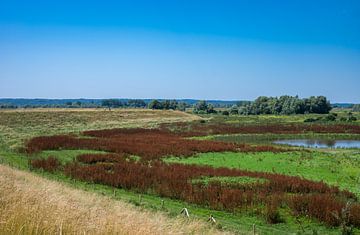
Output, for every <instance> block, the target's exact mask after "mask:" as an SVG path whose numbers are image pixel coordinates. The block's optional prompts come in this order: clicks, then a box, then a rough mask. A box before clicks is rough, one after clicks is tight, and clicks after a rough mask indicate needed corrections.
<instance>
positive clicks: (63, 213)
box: [0, 165, 220, 234]
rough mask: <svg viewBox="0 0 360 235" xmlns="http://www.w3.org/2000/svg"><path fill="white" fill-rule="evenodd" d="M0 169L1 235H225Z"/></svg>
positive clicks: (198, 223) (199, 224) (195, 223)
mask: <svg viewBox="0 0 360 235" xmlns="http://www.w3.org/2000/svg"><path fill="white" fill-rule="evenodd" d="M219 233H220V231H218V230H216V229H214V228H211V227H210V225H208V224H205V222H201V221H198V220H187V219H184V218H169V217H167V216H165V215H164V214H161V213H160V212H148V211H140V209H138V208H135V207H133V206H131V205H128V204H126V203H124V202H121V201H115V200H112V199H110V198H107V197H105V196H100V195H97V194H91V193H89V192H84V191H81V190H76V189H72V188H69V187H67V186H65V185H62V184H60V183H58V182H52V181H49V180H46V179H43V178H41V177H39V176H35V175H32V174H31V173H27V172H22V171H19V170H15V169H12V168H9V167H6V166H3V165H0V234H219Z"/></svg>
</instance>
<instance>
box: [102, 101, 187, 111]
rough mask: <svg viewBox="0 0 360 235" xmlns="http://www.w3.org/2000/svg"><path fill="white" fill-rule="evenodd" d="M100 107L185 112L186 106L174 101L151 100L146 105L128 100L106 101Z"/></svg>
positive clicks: (143, 102) (183, 103)
mask: <svg viewBox="0 0 360 235" xmlns="http://www.w3.org/2000/svg"><path fill="white" fill-rule="evenodd" d="M101 105H102V106H103V107H107V108H109V109H111V108H149V109H163V110H170V109H172V110H181V111H185V109H186V108H187V107H189V105H188V104H186V103H185V102H178V101H176V100H161V101H159V100H152V101H150V102H149V103H146V102H145V101H144V100H140V99H137V100H128V101H127V102H122V101H120V100H118V99H106V100H103V101H102V103H101Z"/></svg>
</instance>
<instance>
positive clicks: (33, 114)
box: [0, 109, 360, 234]
mask: <svg viewBox="0 0 360 235" xmlns="http://www.w3.org/2000/svg"><path fill="white" fill-rule="evenodd" d="M336 112H337V113H338V115H339V116H341V115H346V113H345V112H344V113H343V112H342V111H336ZM354 115H356V116H357V117H359V116H360V115H359V114H358V113H355V114H354ZM317 116H319V115H291V116H280V115H279V116H276V115H259V116H238V115H236V116H235V115H234V116H232V115H231V116H229V117H226V116H222V115H201V117H200V116H196V115H192V114H190V113H184V112H178V111H153V110H140V109H130V110H129V109H114V110H112V111H107V110H103V109H29V110H9V111H0V163H1V164H2V165H10V166H12V167H13V168H17V169H20V170H23V171H27V172H26V173H24V172H22V171H18V170H14V169H11V168H8V167H5V166H1V168H2V169H1V173H0V177H2V178H0V179H1V180H2V181H1V187H2V188H6V182H11V180H14V178H15V181H16V182H17V183H18V181H19V177H20V178H21V185H20V186H19V187H20V188H21V190H23V191H21V190H20V191H21V193H23V195H14V193H13V191H12V190H11V189H7V190H8V192H7V193H3V194H0V202H1V200H4V201H5V200H6V205H9V206H10V205H11V206H12V207H13V208H16V209H17V210H21V207H22V206H24V205H21V204H20V205H19V204H16V205H13V204H14V203H15V202H14V201H16V200H15V199H13V200H10V199H11V198H10V197H9V196H6V195H13V196H12V197H14V198H16V197H21V198H24V194H25V193H26V192H27V191H26V190H35V191H31V192H35V193H34V195H35V196H34V197H37V196H36V195H38V197H37V199H34V200H35V201H36V202H40V201H43V200H46V201H51V200H50V199H49V198H50V196H49V197H46V198H41V197H40V195H41V192H42V191H39V190H38V189H33V188H31V187H30V186H29V185H32V184H34V185H36V184H38V182H40V183H41V185H42V187H43V188H42V190H45V189H44V188H46V185H50V186H49V187H50V188H51V189H52V188H54V187H55V188H58V187H60V188H61V187H65V188H66V189H57V190H56V195H58V196H57V199H56V200H55V201H51V203H54V204H56V205H44V207H42V210H43V211H44V212H41V213H46V212H45V211H46V210H48V209H49V208H52V207H53V206H55V207H56V208H58V209H62V207H61V206H58V205H59V204H60V205H61V203H64V200H65V201H66V200H70V199H69V198H66V197H65V196H64V195H62V192H63V191H66V190H70V191H71V190H76V195H78V197H79V198H80V199H77V200H78V201H79V202H78V203H79V205H80V206H79V207H80V210H79V212H77V213H76V214H73V215H70V216H75V217H76V218H77V219H78V220H76V221H78V222H76V223H78V224H79V226H80V227H81V230H84V228H85V227H87V223H88V222H86V221H85V220H84V219H81V217H83V213H85V211H86V208H89V207H88V206H89V205H88V204H86V206H84V205H82V203H84V201H87V200H90V201H94V200H95V201H96V202H97V203H96V204H95V206H94V207H90V208H92V209H91V210H101V211H102V210H103V208H104V201H103V200H106V203H108V204H106V206H105V207H106V208H108V207H109V205H113V204H114V203H115V204H116V203H122V204H121V205H120V209H119V208H118V207H116V210H118V211H117V212H116V213H120V214H119V217H120V218H123V219H121V220H122V223H121V226H124V228H121V227H120V228H119V227H114V226H113V224H114V223H117V222H118V219H117V218H116V216H115V215H118V214H115V215H110V214H109V213H110V212H109V211H108V210H105V212H103V213H105V214H104V218H102V220H100V221H99V222H97V223H100V224H97V225H96V227H102V228H104V229H106V230H96V229H95V228H94V230H93V231H91V230H90V231H88V232H89V233H95V234H100V233H104V232H105V233H106V232H109V231H110V233H112V232H113V231H120V230H121V229H124V230H123V233H131V234H133V233H137V232H139V234H140V233H141V232H145V233H153V234H159V233H161V231H162V229H164V231H165V233H169V234H170V233H174V230H171V228H170V227H171V226H169V224H171V223H174V229H177V230H179V229H181V230H183V231H184V233H185V234H189V233H195V234H198V233H203V234H208V233H209V232H212V233H216V232H218V231H222V232H229V233H237V234H251V233H253V225H254V224H255V225H256V233H258V234H314V233H317V234H339V233H340V232H341V228H339V227H336V228H335V227H329V226H326V225H324V224H322V223H320V222H318V221H316V220H314V219H310V218H307V217H297V218H295V217H294V216H293V215H291V213H290V212H289V211H288V210H287V209H285V208H281V209H280V214H281V217H282V219H283V222H281V223H276V224H269V223H268V222H267V221H266V220H265V219H264V218H262V217H259V216H258V214H257V213H256V211H252V210H246V211H235V212H229V211H223V210H214V209H210V208H209V207H206V206H201V205H196V204H192V203H187V202H184V201H180V200H174V199H170V198H167V197H159V196H157V195H154V194H152V193H147V194H140V193H136V192H135V191H132V190H124V189H121V188H114V187H111V186H106V185H102V184H95V183H88V182H85V181H81V180H75V179H71V178H69V177H67V176H65V175H64V174H63V173H62V172H55V173H49V172H45V171H42V170H35V171H32V173H29V172H28V171H30V167H29V158H44V159H45V158H47V157H49V156H53V157H55V158H56V159H58V160H59V161H60V162H61V163H62V164H66V163H70V162H72V161H74V159H75V158H76V157H77V156H78V155H80V154H105V153H106V152H104V151H97V150H89V149H60V150H44V151H41V152H39V153H36V154H34V155H33V156H28V155H27V154H26V153H25V144H26V142H27V141H28V140H29V139H31V138H33V137H36V136H50V135H57V134H69V133H71V134H74V135H78V136H81V132H82V131H85V130H100V129H112V128H134V127H143V128H155V127H158V126H159V125H160V124H162V123H170V125H171V123H177V122H199V120H206V122H209V123H227V124H240V125H248V124H268V123H275V124H279V123H280V124H281V123H300V124H301V123H303V122H304V120H305V119H306V118H309V117H317ZM359 119H360V118H358V120H359ZM352 124H355V125H359V124H360V122H359V121H357V122H355V123H352ZM324 125H331V123H326V124H324ZM298 138H299V139H303V138H310V139H311V138H315V139H316V138H321V139H330V140H333V139H360V135H359V134H349V133H340V134H326V133H325V134H324V133H322V134H318V133H303V134H232V135H211V136H201V137H194V139H200V140H216V141H224V142H230V143H250V144H251V145H262V144H268V145H272V141H274V140H277V139H298ZM192 139H193V138H192ZM131 157H132V158H134V159H139V157H138V156H131ZM163 161H164V162H166V163H169V164H172V163H182V164H191V165H206V166H212V167H214V168H223V167H225V168H233V169H241V170H249V171H257V172H270V173H280V174H284V175H290V176H299V177H301V178H304V179H309V180H313V181H323V182H325V183H327V184H329V185H335V186H339V187H340V188H341V189H346V190H349V191H351V192H353V193H354V194H355V195H356V196H357V198H358V199H359V198H360V150H359V149H311V150H308V149H304V148H297V147H291V151H286V152H276V153H275V152H254V153H243V152H217V153H213V152H210V153H198V154H195V155H193V156H190V157H186V158H182V157H174V156H168V157H166V158H163ZM11 171H15V172H14V173H12V172H11ZM34 174H36V175H37V176H34ZM39 176H41V177H39ZM24 178H29V180H28V182H29V183H28V186H29V187H30V188H31V189H26V184H25V183H24V181H25V180H24ZM43 178H46V180H45V179H43ZM213 180H215V181H221V182H222V183H226V184H251V183H254V182H256V180H254V179H253V178H246V177H243V178H239V177H236V178H231V177H222V178H221V177H220V178H216V177H212V178H211V177H210V178H206V177H205V178H200V179H197V180H196V181H195V182H194V183H196V182H202V183H205V184H208V183H211V181H213ZM54 181H55V183H54ZM16 182H14V183H12V184H17V183H16ZM54 185H55V186H54ZM83 191H86V193H84V195H85V196H83V195H82V192H83ZM3 192H5V191H3ZM71 192H73V191H71ZM74 192H75V191H74ZM89 194H91V195H89ZM64 197H65V199H64ZM94 198H95V199H94ZM23 202H24V203H26V201H23ZM124 202H126V204H125V203H124ZM3 204H4V203H3ZM3 204H1V205H3ZM128 204H131V206H129V207H130V209H128ZM123 206H124V207H126V210H129V211H132V213H135V215H133V216H132V217H130V218H129V217H127V216H125V215H122V214H121V213H122V212H121V210H122V209H121V208H122V207H123ZM46 207H47V208H46ZM79 207H77V208H79ZM184 207H186V208H187V209H188V210H189V212H190V215H191V218H192V219H191V220H190V221H185V222H184V219H183V218H179V213H180V211H181V209H182V208H184ZM10 209H11V208H10ZM10 209H9V208H5V209H4V207H0V210H2V211H4V212H6V211H7V210H10ZM68 209H69V208H66V210H68ZM11 210H12V209H11ZM14 210H15V209H14ZM66 210H65V211H66ZM134 210H135V212H134ZM30 211H31V210H30ZM54 213H56V212H54ZM59 213H60V212H59ZM94 213H95V212H94ZM136 213H138V214H136ZM142 213H144V214H142ZM0 214H1V213H0ZM70 214H71V213H70ZM209 215H213V216H214V218H215V219H216V221H217V223H216V225H211V224H210V223H208V224H206V221H207V219H208V217H209ZM14 216H15V215H14ZM20 216H23V217H20ZM27 216H28V215H26V214H21V215H19V216H18V217H11V219H13V220H18V221H17V222H16V223H17V224H16V228H15V229H14V228H12V227H11V226H10V225H9V222H7V224H6V226H7V227H4V228H5V229H8V230H1V229H0V233H1V232H4V231H11V229H14V230H13V231H16V232H17V233H21V232H19V231H21V229H22V228H21V226H22V225H21V222H19V220H25V219H24V218H25V217H27ZM51 216H52V217H51V218H52V219H53V221H56V224H57V225H59V224H62V223H64V224H65V223H66V221H70V220H71V217H67V215H66V214H63V217H64V218H65V220H64V221H58V217H56V216H55V215H51ZM87 216H88V217H85V218H89V219H90V221H95V222H94V223H95V224H96V220H97V217H95V216H94V215H93V214H90V215H87ZM142 217H152V218H161V219H160V220H161V223H160V225H159V224H157V223H156V219H155V221H154V219H150V221H146V222H143V221H142V220H141V221H140V222H139V223H145V224H146V225H147V226H148V227H146V229H148V230H144V231H134V232H132V231H130V230H129V229H130V228H131V227H132V226H136V224H134V223H135V222H134V220H136V219H137V218H142ZM169 217H170V219H169ZM9 218H10V217H9ZM9 218H6V217H0V219H1V221H10V219H9ZM39 218H41V217H39ZM67 219H68V220H67ZM194 219H195V221H194ZM130 220H131V221H130ZM1 221H0V222H1ZM199 221H200V222H199ZM24 223H25V222H24ZM32 223H33V222H31V221H27V220H26V223H25V226H24V229H29V230H28V231H33V229H34V227H33V226H34V225H33V224H32ZM41 223H42V222H41ZM101 223H102V224H101ZM105 224H106V225H105ZM194 224H198V225H196V226H198V227H196V226H195V225H194ZM71 226H73V227H71ZM119 226H120V225H119ZM0 227H2V226H0ZM75 227H76V224H72V223H69V228H64V229H68V230H67V231H68V233H72V232H73V231H74V228H75ZM60 228H61V226H60V227H59V226H58V227H57V228H56V229H60ZM44 229H54V228H50V227H49V225H44ZM44 231H49V232H50V233H53V232H54V233H56V231H58V230H56V231H55V230H44ZM147 231H148V232H147ZM354 232H355V233H357V232H360V230H359V229H355V230H354Z"/></svg>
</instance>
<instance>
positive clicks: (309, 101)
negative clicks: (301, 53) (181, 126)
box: [193, 95, 331, 115]
mask: <svg viewBox="0 0 360 235" xmlns="http://www.w3.org/2000/svg"><path fill="white" fill-rule="evenodd" d="M330 110H331V105H330V102H329V101H328V100H327V98H326V97H325V96H311V97H309V98H304V99H300V98H299V97H298V96H288V95H285V96H280V97H279V98H278V97H266V96H260V97H258V98H257V99H256V100H255V101H254V102H241V103H238V104H237V105H233V106H231V107H230V108H228V109H226V110H223V111H222V114H223V115H230V114H233V115H235V114H241V115H259V114H283V115H290V114H305V113H318V114H326V113H329V111H330ZM193 112H194V113H198V114H205V113H217V111H216V110H215V109H214V106H213V105H212V104H210V103H207V102H206V101H199V102H198V103H196V104H195V105H194V109H193Z"/></svg>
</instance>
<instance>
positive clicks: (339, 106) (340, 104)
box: [331, 103, 354, 109]
mask: <svg viewBox="0 0 360 235" xmlns="http://www.w3.org/2000/svg"><path fill="white" fill-rule="evenodd" d="M331 106H332V107H333V108H343V109H347V108H352V107H353V106H354V104H352V103H334V104H331Z"/></svg>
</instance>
